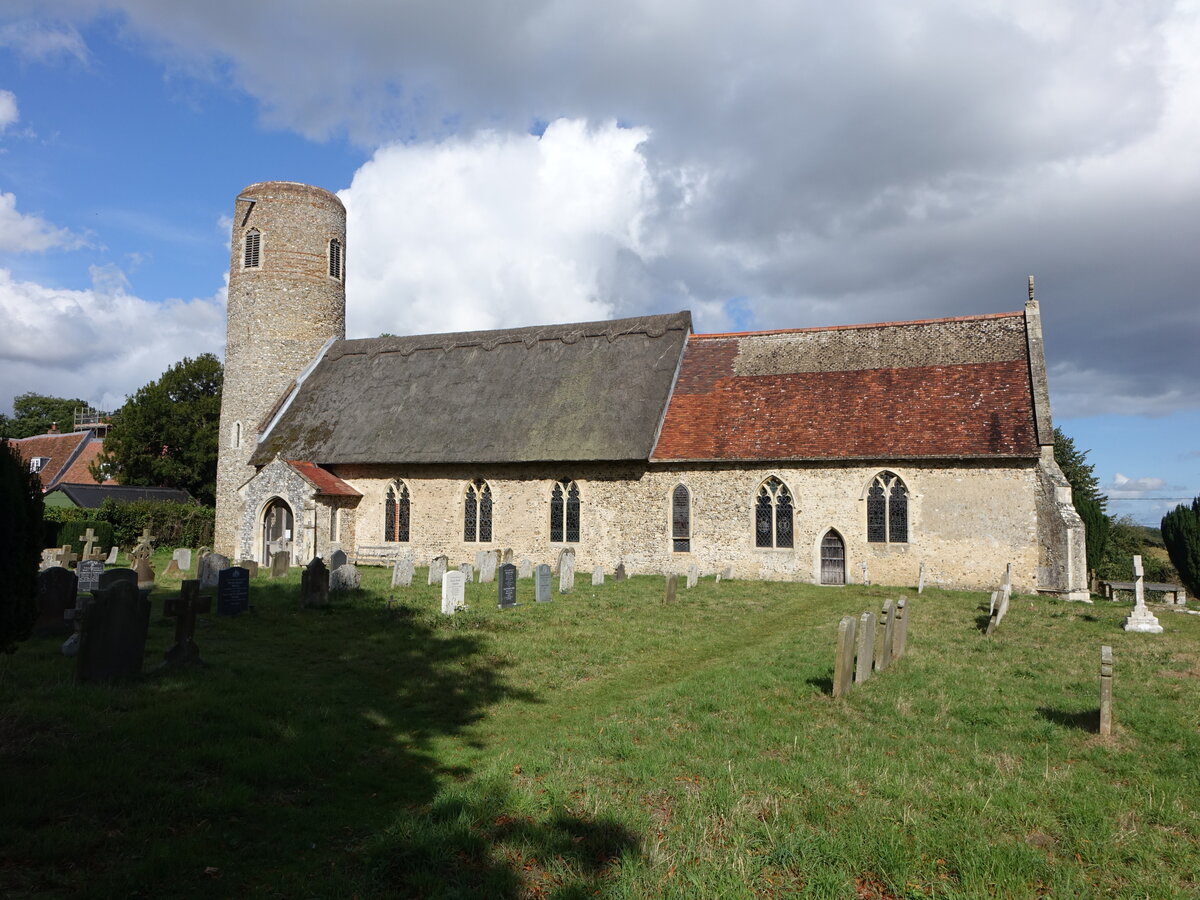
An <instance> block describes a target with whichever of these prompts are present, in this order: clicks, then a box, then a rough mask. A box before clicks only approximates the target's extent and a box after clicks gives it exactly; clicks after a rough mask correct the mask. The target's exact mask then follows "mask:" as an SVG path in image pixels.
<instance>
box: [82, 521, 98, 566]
mask: <svg viewBox="0 0 1200 900" xmlns="http://www.w3.org/2000/svg"><path fill="white" fill-rule="evenodd" d="M95 544H96V532H94V531H93V530H92V529H91V527H90V526H89V527H88V530H87V531H85V532H84V533H83V558H84V559H88V558H89V557H90V556H91V555H92V550H93V549H95Z"/></svg>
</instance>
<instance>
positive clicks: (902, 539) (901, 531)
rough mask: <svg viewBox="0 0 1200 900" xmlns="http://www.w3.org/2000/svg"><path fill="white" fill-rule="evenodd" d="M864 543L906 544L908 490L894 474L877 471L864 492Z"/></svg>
mask: <svg viewBox="0 0 1200 900" xmlns="http://www.w3.org/2000/svg"><path fill="white" fill-rule="evenodd" d="M867 540H868V541H869V542H870V543H873V544H885V543H890V544H906V543H908V488H907V487H905V485H904V482H903V481H902V480H901V479H900V477H899V476H898V475H896V473H895V472H880V473H879V474H878V475H876V476H875V479H874V480H873V481H872V482H871V487H870V490H868V491H867Z"/></svg>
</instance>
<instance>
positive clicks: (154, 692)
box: [0, 557, 1200, 898]
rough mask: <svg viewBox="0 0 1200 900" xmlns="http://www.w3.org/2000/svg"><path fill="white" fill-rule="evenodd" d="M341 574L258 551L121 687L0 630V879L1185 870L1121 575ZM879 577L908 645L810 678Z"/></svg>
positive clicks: (1099, 877) (601, 884) (94, 887)
mask: <svg viewBox="0 0 1200 900" xmlns="http://www.w3.org/2000/svg"><path fill="white" fill-rule="evenodd" d="M165 561H166V558H165V557H163V558H161V559H160V560H158V561H157V563H158V564H157V565H156V569H158V571H163V569H164V568H165ZM364 571H365V575H364V590H363V591H361V592H358V593H357V594H355V595H354V596H351V597H345V596H342V597H340V598H339V599H337V600H335V603H334V604H333V605H332V606H331V608H329V609H328V610H323V611H318V610H300V609H299V608H298V605H297V602H296V597H297V594H298V581H299V579H298V575H297V574H296V573H293V574H292V575H291V576H289V577H288V578H287V579H281V580H277V581H271V580H269V579H267V578H266V577H262V578H260V579H258V580H257V581H255V582H254V584H253V587H252V595H251V602H252V603H253V605H254V607H255V609H254V611H253V612H252V613H250V614H247V615H244V616H242V617H240V618H238V619H234V620H229V619H220V618H217V617H216V616H214V615H210V616H205V617H202V624H201V625H200V627H199V629H198V632H197V642H198V644H199V645H200V648H201V653H202V656H203V658H204V660H205V661H206V663H207V665H206V666H205V667H203V668H196V669H192V670H188V671H184V672H167V673H159V674H153V675H150V676H148V677H147V678H145V679H144V680H143V681H141V682H140V683H137V684H134V685H126V686H120V687H99V686H77V685H75V684H73V682H72V662H71V661H70V660H67V659H65V658H64V657H62V656H61V655H59V653H58V645H59V643H60V641H59V640H55V639H45V640H34V641H30V642H28V643H26V644H24V645H22V646H21V648H20V650H19V651H18V652H17V653H16V654H15V655H13V656H12V657H9V658H5V659H3V660H0V795H2V796H3V805H2V811H0V848H3V849H2V850H0V893H2V894H3V895H4V896H5V897H8V898H17V897H35V896H36V897H43V896H48V897H49V896H78V895H86V896H89V897H131V896H137V897H156V898H159V897H229V896H261V897H289V898H292V897H363V898H366V897H499V898H504V897H556V898H582V897H593V896H602V897H679V898H684V897H687V898H696V897H793V896H801V897H833V898H840V897H848V898H890V897H991V896H997V897H1033V896H1053V897H1089V896H1096V897H1101V896H1103V897H1109V896H1118V897H1124V896H1128V897H1154V898H1166V897H1181V898H1182V897H1195V896H1197V895H1198V894H1200V840H1198V835H1200V814H1198V811H1200V789H1198V788H1200V785H1198V784H1197V781H1198V776H1197V767H1198V764H1200V731H1198V726H1200V621H1198V618H1200V617H1194V616H1186V615H1179V614H1175V613H1172V612H1168V611H1165V610H1164V611H1161V612H1160V614H1159V615H1160V620H1161V621H1162V624H1163V625H1164V627H1165V629H1166V633H1165V634H1163V635H1159V636H1151V635H1139V634H1126V633H1125V632H1123V631H1122V630H1121V629H1120V622H1121V620H1122V618H1123V616H1124V615H1125V614H1126V612H1127V609H1126V607H1124V606H1117V605H1114V604H1108V603H1107V602H1105V601H1098V602H1097V603H1096V605H1095V606H1085V605H1082V604H1068V603H1062V602H1058V601H1054V600H1048V599H1044V598H1032V597H1023V596H1019V597H1016V598H1014V601H1013V604H1012V607H1011V609H1010V612H1009V615H1008V618H1006V619H1005V621H1004V623H1003V624H1002V625H1001V626H1000V629H999V632H998V634H997V635H996V636H995V637H994V638H991V639H988V638H985V637H984V636H983V635H982V633H981V630H980V626H981V623H982V622H983V621H984V620H985V619H986V611H987V597H986V595H982V594H972V593H962V592H950V591H939V590H927V591H926V592H925V593H924V594H923V595H922V596H920V597H917V596H916V595H915V592H914V591H912V590H911V589H909V590H907V591H901V590H899V589H889V588H883V587H872V588H858V587H850V588H845V589H829V588H825V589H822V588H819V587H815V586H811V585H803V584H785V583H759V582H738V581H726V582H722V583H721V584H719V585H717V584H714V582H713V581H712V580H711V579H703V580H702V581H701V583H700V585H699V586H698V587H696V588H695V589H693V590H690V591H687V590H683V589H681V590H680V592H679V600H678V602H677V603H676V604H674V605H672V606H663V605H662V603H661V597H662V587H663V580H662V579H661V578H655V577H635V578H632V579H630V580H629V581H628V582H626V583H624V584H614V583H612V582H611V581H610V582H609V583H608V584H606V585H604V586H603V587H598V588H593V587H591V586H590V584H587V583H586V582H587V581H588V580H589V579H587V578H586V577H581V578H578V579H577V581H576V585H577V588H576V591H575V592H574V593H573V594H571V595H568V596H559V595H557V594H556V595H555V598H554V602H553V603H550V604H535V603H533V602H532V582H530V581H522V582H520V583H519V590H520V594H521V598H520V599H521V606H520V607H518V608H517V609H515V610H508V611H504V612H501V611H499V610H497V609H496V599H495V587H494V585H468V593H467V602H468V604H469V605H470V609H469V610H467V611H465V612H460V613H458V614H456V615H455V616H453V617H442V616H441V615H440V614H438V612H437V609H438V599H437V589H436V588H434V587H427V586H425V585H424V584H423V583H421V582H423V577H422V575H421V574H420V573H419V575H418V579H417V581H418V584H417V586H414V587H413V588H408V589H397V590H396V591H394V592H393V591H391V590H390V589H389V588H388V587H387V575H388V573H387V572H385V571H384V570H381V569H366V570H364ZM172 586H173V585H172V583H171V582H167V581H166V580H165V579H164V580H160V588H161V589H162V590H161V593H162V594H163V595H165V594H166V593H167V591H168V589H169V588H171V587H172ZM393 593H394V595H395V601H396V602H395V603H394V604H392V605H389V604H388V602H387V600H388V597H389V595H390V594H393ZM900 593H906V594H907V596H908V597H909V600H910V603H909V610H910V613H909V615H910V624H909V651H908V655H907V657H905V659H904V660H902V661H901V662H900V663H899V664H897V665H895V666H893V667H892V669H890V670H889V671H888V672H886V673H884V674H883V675H882V676H881V677H879V678H876V679H873V680H872V681H870V682H868V683H866V684H865V685H861V686H858V687H856V688H855V689H854V690H853V691H852V692H851V693H850V695H849V696H847V697H845V698H842V699H840V700H837V701H835V700H834V699H833V698H832V697H831V696H830V692H829V691H830V676H831V672H832V667H833V655H834V654H833V651H834V639H835V635H836V629H837V623H838V620H839V619H840V617H841V616H842V615H846V614H857V613H859V612H861V611H864V610H866V609H875V610H878V609H879V607H880V605H881V603H882V601H883V599H884V598H887V597H896V596H899V594H900ZM335 596H337V595H335ZM160 611H161V600H160V599H159V598H158V595H157V594H156V597H155V612H154V613H153V615H152V620H151V631H150V639H149V641H148V645H147V669H148V670H149V669H152V668H153V667H155V666H156V665H157V663H158V661H159V660H161V658H162V656H161V654H162V652H163V651H165V650H166V648H167V646H168V645H169V644H170V643H171V637H172V635H173V623H171V622H169V621H167V620H163V619H160V617H159V612H160ZM1103 643H1107V644H1111V645H1112V646H1113V648H1114V654H1115V659H1116V677H1115V690H1114V694H1115V698H1116V699H1115V704H1116V711H1115V721H1116V727H1115V733H1114V735H1112V736H1111V737H1107V738H1102V737H1101V736H1100V735H1098V734H1097V723H1098V710H1097V703H1098V672H1099V647H1100V645H1101V644H1103Z"/></svg>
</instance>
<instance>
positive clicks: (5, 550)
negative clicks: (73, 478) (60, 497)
mask: <svg viewBox="0 0 1200 900" xmlns="http://www.w3.org/2000/svg"><path fill="white" fill-rule="evenodd" d="M41 551H42V483H41V481H40V480H39V479H38V477H37V475H35V474H33V473H31V472H30V471H29V466H27V465H25V463H23V462H22V461H21V456H20V454H18V453H17V451H16V448H14V447H13V446H12V445H11V444H3V445H2V446H0V566H2V567H3V570H4V578H3V579H0V652H4V653H12V652H13V650H15V649H16V645H17V642H18V641H23V640H25V638H27V637H29V633H30V631H32V630H33V623H34V621H35V620H36V619H37V573H38V562H39V560H40V559H41Z"/></svg>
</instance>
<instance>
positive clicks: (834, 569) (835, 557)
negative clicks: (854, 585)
mask: <svg viewBox="0 0 1200 900" xmlns="http://www.w3.org/2000/svg"><path fill="white" fill-rule="evenodd" d="M845 583H846V542H845V541H843V540H842V536H841V535H840V534H838V533H837V532H836V531H834V530H833V529H830V530H829V532H828V533H827V534H826V535H825V537H823V538H822V539H821V584H845Z"/></svg>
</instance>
